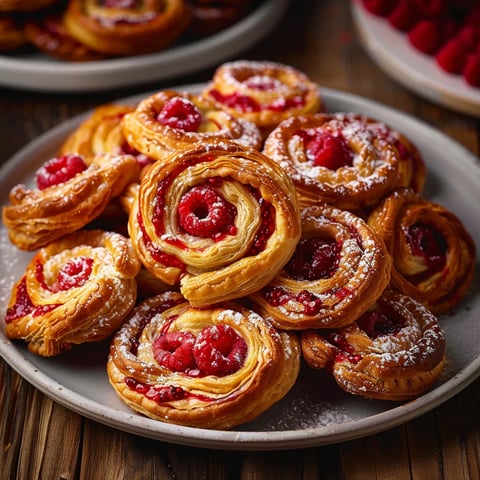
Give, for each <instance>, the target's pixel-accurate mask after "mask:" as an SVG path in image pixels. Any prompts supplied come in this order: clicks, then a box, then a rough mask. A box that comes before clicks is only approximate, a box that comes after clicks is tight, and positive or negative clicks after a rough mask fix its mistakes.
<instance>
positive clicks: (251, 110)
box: [202, 60, 322, 136]
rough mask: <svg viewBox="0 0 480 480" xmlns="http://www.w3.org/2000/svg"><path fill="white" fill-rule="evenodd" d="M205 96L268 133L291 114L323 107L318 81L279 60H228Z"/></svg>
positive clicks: (217, 73)
mask: <svg viewBox="0 0 480 480" xmlns="http://www.w3.org/2000/svg"><path fill="white" fill-rule="evenodd" d="M202 95H203V96H205V97H206V98H208V99H210V100H213V101H214V102H215V104H216V105H217V107H218V108H222V109H224V110H226V111H227V112H229V113H231V114H232V115H234V116H236V117H239V118H244V119H246V120H249V121H250V122H253V123H255V124H256V125H257V126H258V127H259V128H261V129H262V132H263V134H264V136H265V135H266V134H267V133H269V132H270V130H272V129H273V128H274V127H276V126H277V125H278V124H279V123H280V122H281V121H282V120H285V119H286V118H288V117H291V116H295V115H301V114H306V113H315V112H318V111H319V110H320V109H321V108H322V102H321V98H320V93H319V89H318V86H317V85H316V84H315V83H313V82H312V81H311V80H310V79H309V78H308V77H307V76H306V75H305V74H304V73H303V72H301V71H299V70H297V69H295V68H293V67H291V66H290V65H284V64H281V63H275V62H262V61H247V60H237V61H233V62H226V63H224V64H222V65H220V67H218V68H217V70H216V71H215V73H214V75H213V78H212V80H211V81H210V82H209V83H208V84H207V86H206V87H205V88H204V90H203V92H202Z"/></svg>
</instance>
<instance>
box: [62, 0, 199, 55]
mask: <svg viewBox="0 0 480 480" xmlns="http://www.w3.org/2000/svg"><path fill="white" fill-rule="evenodd" d="M190 21H191V12H190V10H189V9H188V7H187V5H186V3H185V1H184V0H162V1H160V0H143V1H141V2H138V1H133V0H127V1H125V0H102V1H98V0H69V2H68V5H67V8H66V10H65V14H64V22H65V26H66V28H67V30H68V31H69V32H70V34H71V35H72V36H73V37H74V38H76V39H77V40H78V41H79V42H81V43H83V44H84V45H87V46H88V47H90V48H91V49H93V50H96V51H98V52H101V53H104V54H106V55H140V54H146V53H152V52H157V51H159V50H161V49H163V48H165V47H167V46H168V45H170V44H171V43H172V42H173V41H174V40H176V39H177V38H178V37H179V36H180V35H181V34H182V33H183V32H184V31H185V30H186V28H187V27H188V25H189V24H190Z"/></svg>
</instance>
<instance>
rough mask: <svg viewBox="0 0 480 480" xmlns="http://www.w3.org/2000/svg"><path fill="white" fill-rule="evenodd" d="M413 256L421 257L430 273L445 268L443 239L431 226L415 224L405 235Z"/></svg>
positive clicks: (444, 243)
mask: <svg viewBox="0 0 480 480" xmlns="http://www.w3.org/2000/svg"><path fill="white" fill-rule="evenodd" d="M406 236H407V241H408V244H409V245H410V248H411V251H412V253H413V255H415V256H419V257H422V258H423V260H424V262H425V264H426V266H427V268H428V269H429V271H430V272H436V271H439V270H441V269H443V267H444V266H445V263H446V252H447V245H446V242H445V239H444V237H443V236H442V235H441V233H440V232H439V231H438V230H436V229H435V228H434V227H433V226H431V225H427V224H424V223H416V224H414V225H412V226H411V227H410V228H408V231H407V233H406Z"/></svg>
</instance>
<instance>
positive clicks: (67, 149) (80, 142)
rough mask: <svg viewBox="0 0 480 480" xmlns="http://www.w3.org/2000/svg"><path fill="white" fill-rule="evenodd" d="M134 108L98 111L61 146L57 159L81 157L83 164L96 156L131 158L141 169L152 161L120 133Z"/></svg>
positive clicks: (103, 107)
mask: <svg viewBox="0 0 480 480" xmlns="http://www.w3.org/2000/svg"><path fill="white" fill-rule="evenodd" d="M134 109H135V107H133V106H130V105H117V104H105V105H101V106H99V107H97V108H96V109H95V110H94V111H93V112H92V114H91V115H89V116H88V117H87V118H86V119H85V120H84V121H83V122H82V123H81V124H80V125H79V126H78V127H77V128H76V129H75V130H74V131H73V132H72V133H71V134H70V135H68V137H67V138H66V139H65V141H64V142H63V144H62V145H61V146H60V149H59V152H58V154H59V155H68V154H70V153H74V154H78V155H83V156H84V157H85V159H86V160H88V159H90V158H92V159H93V158H94V157H93V156H94V155H97V154H99V153H111V154H130V155H133V156H135V157H136V158H137V161H138V162H139V163H140V166H142V167H143V166H146V165H148V164H149V163H151V162H152V161H153V160H152V159H151V158H149V157H147V156H145V155H143V154H142V153H140V152H138V151H136V150H135V149H134V148H132V147H131V146H130V145H129V144H128V142H127V140H126V138H125V136H124V134H123V131H122V120H123V117H124V116H125V115H126V114H127V113H130V112H132V111H133V110H134Z"/></svg>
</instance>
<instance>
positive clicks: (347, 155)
mask: <svg viewBox="0 0 480 480" xmlns="http://www.w3.org/2000/svg"><path fill="white" fill-rule="evenodd" d="M296 135H299V136H300V137H301V138H302V140H303V144H304V149H305V153H306V155H307V158H308V159H309V160H310V161H311V162H312V163H313V165H314V166H316V167H325V168H329V169H330V170H337V169H339V168H341V167H351V166H352V164H353V153H352V151H351V150H350V148H349V146H348V143H347V141H346V140H345V138H344V137H343V136H342V135H341V134H337V135H334V134H332V133H329V132H323V131H321V130H315V129H311V130H301V131H299V132H297V133H296Z"/></svg>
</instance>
